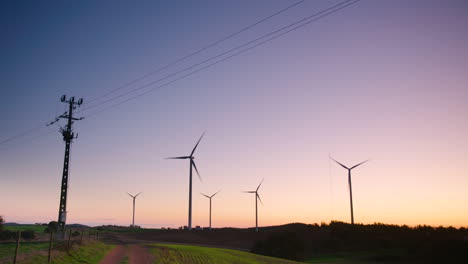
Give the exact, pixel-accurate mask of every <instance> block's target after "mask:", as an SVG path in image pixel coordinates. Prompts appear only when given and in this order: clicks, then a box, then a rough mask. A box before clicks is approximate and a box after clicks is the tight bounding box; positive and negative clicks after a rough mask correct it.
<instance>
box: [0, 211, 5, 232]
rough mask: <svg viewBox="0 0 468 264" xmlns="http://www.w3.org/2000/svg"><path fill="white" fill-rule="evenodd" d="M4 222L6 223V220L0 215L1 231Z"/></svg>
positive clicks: (0, 230)
mask: <svg viewBox="0 0 468 264" xmlns="http://www.w3.org/2000/svg"><path fill="white" fill-rule="evenodd" d="M3 223H5V220H3V216H1V215H0V232H2V231H3Z"/></svg>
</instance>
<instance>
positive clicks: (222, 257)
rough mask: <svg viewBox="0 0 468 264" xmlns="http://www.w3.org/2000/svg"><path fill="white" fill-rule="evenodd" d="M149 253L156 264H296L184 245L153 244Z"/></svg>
mask: <svg viewBox="0 0 468 264" xmlns="http://www.w3.org/2000/svg"><path fill="white" fill-rule="evenodd" d="M151 251H152V253H153V255H154V257H155V262H154V263H157V264H174V263H177V264H298V263H301V262H295V261H290V260H284V259H278V258H272V257H266V256H261V255H256V254H251V253H247V252H242V251H237V250H232V249H223V248H209V247H199V246H186V245H166V244H155V245H152V246H151Z"/></svg>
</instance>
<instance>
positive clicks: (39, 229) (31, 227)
mask: <svg viewBox="0 0 468 264" xmlns="http://www.w3.org/2000/svg"><path fill="white" fill-rule="evenodd" d="M3 227H4V228H5V230H9V231H19V230H21V231H26V230H32V231H34V232H36V233H44V229H46V227H47V226H42V225H13V226H3Z"/></svg>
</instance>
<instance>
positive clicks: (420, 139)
mask: <svg viewBox="0 0 468 264" xmlns="http://www.w3.org/2000/svg"><path fill="white" fill-rule="evenodd" d="M296 2H298V1H296V0H290V1H286V0H283V1H272V0H255V1H250V0H240V1H228V0H223V1H220V0H203V1H183V0H177V1H137V2H135V1H99V2H96V1H47V2H42V1H2V2H1V3H0V38H1V41H0V58H1V60H0V77H1V78H0V87H1V88H0V89H1V94H2V96H1V97H0V100H1V101H0V118H1V129H0V142H1V143H0V180H1V184H0V215H2V216H3V217H4V219H5V220H6V221H7V222H18V223H35V222H49V221H53V220H56V219H57V215H58V207H59V193H60V182H61V177H62V168H63V155H64V142H63V140H62V137H61V135H60V134H59V132H58V130H59V127H60V125H64V124H65V122H64V120H62V121H60V122H58V123H56V124H54V125H51V126H45V125H46V124H47V123H48V122H50V121H52V120H54V118H55V117H56V116H58V115H60V114H62V113H63V112H64V111H65V107H66V105H65V104H63V103H61V102H60V97H61V96H62V95H63V94H65V95H67V96H68V97H70V96H75V97H76V98H83V100H84V104H83V105H82V106H81V107H80V108H79V109H77V112H76V116H77V117H80V116H83V117H85V118H84V119H83V120H81V121H77V122H75V123H74V126H73V128H74V131H75V133H77V134H78V135H79V136H78V138H77V139H76V140H74V142H73V144H72V153H71V162H70V164H71V167H70V181H69V186H70V187H69V194H68V205H67V210H68V216H67V223H82V224H88V225H100V224H111V225H129V224H130V223H131V217H132V215H131V213H132V199H131V198H130V197H129V196H128V195H127V194H126V192H129V193H132V194H135V193H138V192H143V193H142V194H141V195H140V196H139V197H138V198H137V201H136V220H135V222H136V224H138V225H141V226H144V227H179V226H183V225H186V224H187V211H188V180H189V174H188V173H189V172H188V169H189V164H188V161H187V160H182V161H181V160H166V159H165V158H166V157H171V156H183V155H188V154H190V151H191V150H192V148H193V147H194V145H195V143H196V141H197V140H198V138H199V137H200V135H201V134H202V133H203V132H204V131H206V134H205V137H204V138H203V140H202V141H201V143H200V145H199V146H198V148H197V151H196V153H195V156H196V159H195V161H196V163H197V167H198V169H199V171H200V174H201V177H202V181H199V180H198V178H197V177H194V179H193V225H194V226H195V225H200V226H207V225H208V206H209V201H208V199H207V198H205V197H203V196H202V195H200V193H206V194H212V193H214V192H216V191H218V190H220V192H219V194H218V195H217V196H215V197H214V198H213V220H212V221H213V226H214V227H252V226H254V225H255V200H254V199H255V198H254V195H252V194H246V193H242V191H250V190H254V189H255V188H256V187H257V185H258V184H259V182H260V181H261V180H262V179H264V182H263V185H262V186H261V188H260V190H259V193H260V196H261V199H262V201H263V205H260V206H259V225H260V226H269V225H280V224H286V223H291V222H302V223H321V222H329V221H331V220H337V221H345V222H349V221H350V212H349V193H348V185H347V184H348V183H347V171H346V170H344V169H343V168H341V167H340V166H338V165H337V164H336V163H334V162H333V161H331V160H330V159H329V155H331V156H333V157H334V158H335V159H337V160H339V161H340V162H342V163H344V164H345V165H347V166H352V165H354V164H357V163H359V162H361V161H363V160H366V159H371V161H370V162H368V163H366V164H364V165H362V166H360V167H358V168H356V169H355V170H353V174H352V180H353V182H352V183H353V200H354V217H355V221H356V222H358V223H374V222H381V223H388V224H399V225H402V224H407V225H411V226H414V225H419V224H427V225H434V226H438V225H444V226H449V225H452V226H456V227H459V226H467V223H468V195H467V193H468V177H467V176H468V162H467V160H468V136H467V135H468V125H467V122H466V120H468V106H467V103H466V102H467V101H468V87H467V84H468V75H467V74H466V73H467V72H468V31H467V30H466V25H468V16H467V15H466V14H467V11H468V4H467V3H466V1H462V0H459V1H457V0H450V1H445V0H437V1H436V0H431V1H429V0H414V1H405V0H381V1H371V0H362V1H359V2H357V3H355V4H352V5H350V6H348V7H346V8H344V9H342V10H340V11H338V12H336V13H333V14H331V15H329V16H326V17H324V18H322V19H320V20H317V21H314V22H312V23H310V24H308V25H306V26H304V27H301V28H299V29H297V30H294V31H291V32H289V33H287V34H284V35H282V36H280V37H278V38H275V39H273V40H272V41H269V42H266V43H264V44H261V45H259V46H257V47H255V48H252V49H250V50H247V51H245V52H243V53H240V54H238V55H235V56H233V57H232V58H229V59H226V60H224V61H220V62H219V63H217V64H215V65H212V66H210V67H208V68H204V69H201V67H203V66H205V65H208V63H204V64H200V65H198V66H195V67H192V65H196V64H199V63H200V62H203V61H205V60H207V59H209V58H212V57H214V56H217V55H218V54H222V53H223V52H226V51H229V50H231V49H233V48H235V47H238V46H240V45H243V44H245V43H248V42H250V41H252V40H255V39H257V38H259V37H261V36H264V35H266V34H268V33H270V32H272V31H275V30H277V29H279V28H282V27H284V26H287V25H289V24H291V23H293V22H295V21H298V20H301V19H302V18H304V17H308V16H311V15H312V14H314V13H317V12H319V11H320V10H323V9H326V8H328V7H330V6H333V5H335V4H337V3H339V2H340V1H332V0H317V1H304V2H301V3H299V4H297V5H296V6H293V7H291V8H289V9H288V10H286V11H284V12H282V13H280V14H278V15H275V16H273V17H270V18H269V19H267V20H265V21H263V22H262V23H259V24H258V25H255V26H254V27H252V28H249V29H248V30H245V31H243V32H242V33H240V34H238V35H235V36H233V37H231V38H229V39H227V40H226V41H223V42H220V43H217V44H216V45H214V46H212V47H210V48H208V49H206V50H203V51H201V52H199V53H198V54H196V55H194V56H191V57H189V58H187V59H185V60H183V61H181V62H179V63H177V64H175V65H172V66H170V67H167V68H165V69H163V70H161V71H158V72H156V73H155V74H150V73H152V72H155V71H156V70H157V69H159V68H161V67H163V66H165V65H168V64H171V62H174V61H176V60H178V59H179V58H183V57H184V56H186V55H188V54H191V53H193V52H194V51H197V50H199V49H201V48H203V47H206V46H207V45H209V44H212V43H215V42H216V41H218V40H220V39H223V38H225V37H226V36H229V35H231V34H233V33H234V32H238V31H239V30H241V29H243V28H245V27H247V26H249V25H253V24H254V23H256V22H258V21H260V20H262V19H263V18H266V17H269V16H271V15H272V14H275V13H277V12H278V11H280V10H282V9H284V8H286V7H288V6H290V5H293V4H294V3H296ZM272 36H275V35H272ZM257 43H258V42H252V43H251V44H248V45H246V46H243V47H244V48H246V47H251V46H253V45H255V44H257ZM236 51H237V50H236ZM232 53H233V52H231V53H227V54H226V55H222V56H220V57H217V58H216V59H215V61H217V60H219V59H223V58H226V57H227V56H229V55H231V54H232ZM210 62H211V61H210ZM191 67H192V68H191ZM187 68H189V69H190V70H189V71H183V70H184V69H187ZM197 69H200V70H199V71H197V72H194V73H193V74H191V75H188V76H185V77H181V76H184V75H185V74H187V73H190V72H192V71H193V70H197ZM143 76H146V77H145V78H142V77H143ZM179 77H181V78H180V79H178V78H179ZM160 79H163V80H162V81H159V82H158V80H160ZM169 82H170V83H169ZM166 83H168V84H167V85H166ZM163 84H164V85H163ZM161 85H163V86H161ZM127 92H128V93H127ZM116 96H120V97H116ZM131 98H133V99H131ZM31 129H32V130H31ZM25 131H28V133H25V134H24V135H22V136H18V135H21V134H23V133H24V132H25ZM16 136H18V137H16Z"/></svg>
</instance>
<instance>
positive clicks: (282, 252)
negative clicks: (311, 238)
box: [251, 232, 306, 261]
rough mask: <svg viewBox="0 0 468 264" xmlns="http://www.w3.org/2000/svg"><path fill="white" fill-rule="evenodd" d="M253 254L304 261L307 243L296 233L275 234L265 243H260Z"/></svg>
mask: <svg viewBox="0 0 468 264" xmlns="http://www.w3.org/2000/svg"><path fill="white" fill-rule="evenodd" d="M251 252H252V253H255V254H261V255H266V256H270V257H276V258H284V259H290V260H297V261H303V260H305V254H306V242H305V241H304V239H302V238H301V237H300V236H299V235H298V234H296V233H294V232H283V233H279V234H274V235H272V236H270V237H269V238H268V239H267V240H265V241H258V242H257V243H255V245H254V246H253V248H252V250H251Z"/></svg>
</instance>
